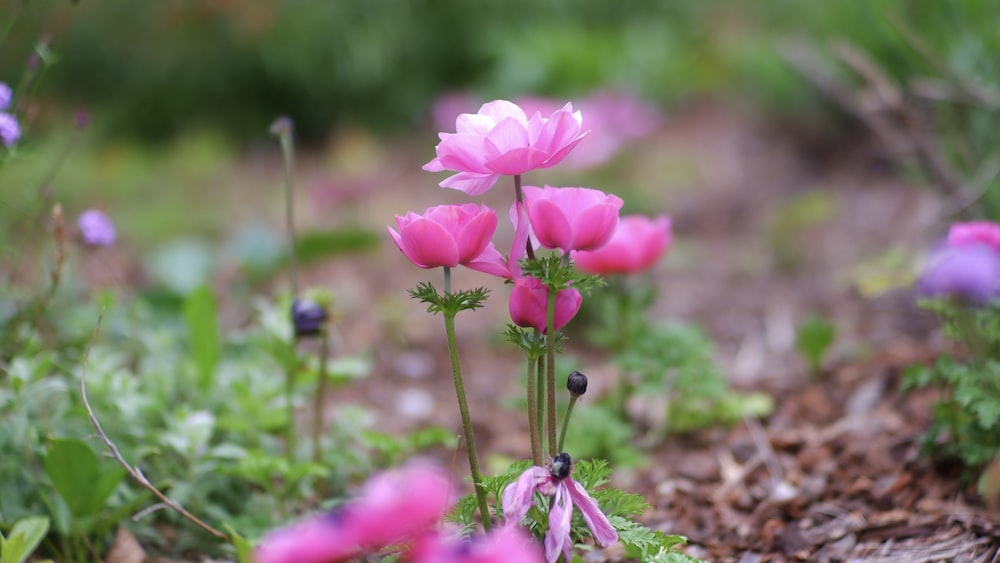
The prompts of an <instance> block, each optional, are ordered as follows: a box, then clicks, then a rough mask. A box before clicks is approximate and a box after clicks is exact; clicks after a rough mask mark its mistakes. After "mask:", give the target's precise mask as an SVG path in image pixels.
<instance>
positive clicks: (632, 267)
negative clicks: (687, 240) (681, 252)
mask: <svg viewBox="0 0 1000 563" xmlns="http://www.w3.org/2000/svg"><path fill="white" fill-rule="evenodd" d="M670 241H671V233H670V218H669V217H667V216H665V215H661V216H659V217H656V218H649V217H645V216H643V215H628V216H626V217H622V218H621V221H620V222H619V223H618V227H617V228H616V229H615V232H614V234H613V235H611V240H609V241H608V242H607V244H605V245H604V246H602V247H601V248H598V249H597V250H590V251H586V250H584V251H577V252H574V253H573V262H574V263H575V264H576V266H577V268H579V269H580V270H581V271H583V272H586V273H588V274H600V275H609V274H634V273H637V272H641V271H643V270H646V269H649V268H651V267H652V266H653V265H654V264H655V263H656V261H657V259H659V258H660V256H661V255H662V254H663V253H664V252H665V251H666V250H667V248H668V247H669V246H670Z"/></svg>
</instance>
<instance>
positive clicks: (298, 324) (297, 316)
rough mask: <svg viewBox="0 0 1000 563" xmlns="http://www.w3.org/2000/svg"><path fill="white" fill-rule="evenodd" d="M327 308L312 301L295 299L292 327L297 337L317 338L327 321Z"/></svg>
mask: <svg viewBox="0 0 1000 563" xmlns="http://www.w3.org/2000/svg"><path fill="white" fill-rule="evenodd" d="M327 317H328V315H327V312H326V307H324V306H323V305H320V304H319V303H317V302H315V301H313V300H312V299H305V298H303V299H299V298H295V300H294V301H292V325H293V327H294V328H295V336H299V337H301V336H316V335H318V334H319V333H320V332H321V331H322V330H323V325H324V324H325V323H326V320H327Z"/></svg>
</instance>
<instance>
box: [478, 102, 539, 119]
mask: <svg viewBox="0 0 1000 563" xmlns="http://www.w3.org/2000/svg"><path fill="white" fill-rule="evenodd" d="M478 113H479V114H480V115H485V116H488V117H491V118H492V119H493V121H494V122H496V123H500V122H501V121H503V120H504V119H507V118H508V117H513V118H514V119H516V120H517V121H520V122H521V123H526V122H527V121H528V116H526V115H525V114H524V110H522V109H521V107H520V106H518V105H517V104H515V103H513V102H509V101H507V100H493V101H492V102H487V103H485V104H483V105H482V107H480V108H479V112H478Z"/></svg>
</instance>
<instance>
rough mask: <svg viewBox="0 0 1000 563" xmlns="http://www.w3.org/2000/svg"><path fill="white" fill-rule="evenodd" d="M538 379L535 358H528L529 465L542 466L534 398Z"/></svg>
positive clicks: (536, 403) (538, 420) (536, 409)
mask: <svg viewBox="0 0 1000 563" xmlns="http://www.w3.org/2000/svg"><path fill="white" fill-rule="evenodd" d="M537 386H538V377H537V376H536V375H535V358H532V357H528V385H527V387H528V389H527V396H528V436H529V438H530V440H531V464H532V465H535V466H541V465H542V446H541V436H540V435H539V433H538V427H539V424H538V423H539V422H540V419H539V418H538V402H537V401H536V400H535V396H536V395H537V394H538V392H537V391H536V387H537Z"/></svg>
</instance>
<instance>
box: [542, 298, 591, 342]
mask: <svg viewBox="0 0 1000 563" xmlns="http://www.w3.org/2000/svg"><path fill="white" fill-rule="evenodd" d="M582 304H583V296H582V295H580V292H579V291H577V290H575V289H573V288H567V289H563V290H560V291H559V292H558V293H556V318H555V329H556V330H559V329H561V328H562V327H564V326H566V324H567V323H569V322H570V321H571V320H573V317H575V316H576V314H577V313H578V312H579V311H580V305H582ZM546 314H547V311H546ZM546 320H547V319H546ZM542 332H546V330H543V331H542Z"/></svg>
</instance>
